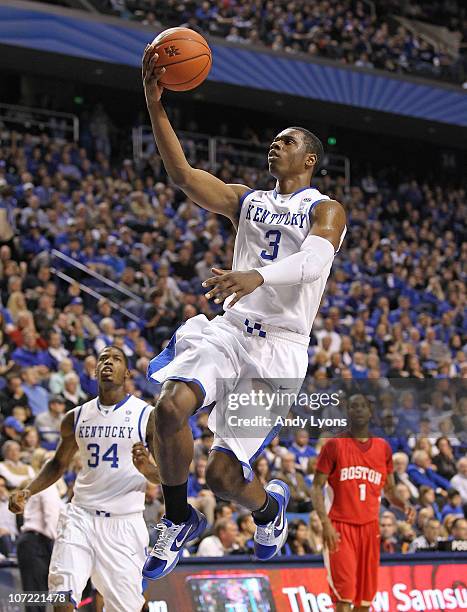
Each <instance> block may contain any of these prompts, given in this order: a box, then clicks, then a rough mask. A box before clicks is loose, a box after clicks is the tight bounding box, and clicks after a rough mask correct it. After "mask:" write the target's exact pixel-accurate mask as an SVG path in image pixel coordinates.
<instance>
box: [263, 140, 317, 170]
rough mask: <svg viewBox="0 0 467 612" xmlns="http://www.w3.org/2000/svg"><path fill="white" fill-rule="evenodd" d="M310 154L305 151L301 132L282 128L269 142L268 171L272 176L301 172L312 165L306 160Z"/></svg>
mask: <svg viewBox="0 0 467 612" xmlns="http://www.w3.org/2000/svg"><path fill="white" fill-rule="evenodd" d="M311 157H312V154H311V153H309V152H307V150H306V145H305V142H304V140H303V134H302V132H299V131H298V130H291V129H290V128H288V129H286V130H283V131H282V132H281V133H280V134H278V135H277V136H276V137H275V138H274V140H273V141H272V143H271V146H270V147H269V153H268V165H269V172H270V173H271V174H272V176H273V177H274V178H278V179H279V178H282V177H286V176H294V175H297V174H303V172H305V171H306V170H309V169H310V168H311V167H312V165H307V160H309V159H310V158H311Z"/></svg>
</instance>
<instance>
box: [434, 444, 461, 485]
mask: <svg viewBox="0 0 467 612" xmlns="http://www.w3.org/2000/svg"><path fill="white" fill-rule="evenodd" d="M436 447H437V449H438V450H439V453H438V454H437V455H436V456H435V457H434V458H433V464H434V465H435V466H436V471H437V472H438V474H439V475H440V476H442V477H443V478H446V480H451V478H453V477H454V476H455V475H456V474H457V469H456V460H455V458H454V453H453V451H452V446H451V442H450V441H449V439H448V438H445V437H443V438H438V439H437V440H436Z"/></svg>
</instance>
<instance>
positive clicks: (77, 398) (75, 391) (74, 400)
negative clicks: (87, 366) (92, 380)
mask: <svg viewBox="0 0 467 612" xmlns="http://www.w3.org/2000/svg"><path fill="white" fill-rule="evenodd" d="M63 382H64V385H63V397H64V398H65V411H66V412H68V411H69V410H73V408H76V406H79V405H80V404H82V403H83V402H86V401H87V399H88V397H87V395H86V393H83V391H82V389H81V387H80V385H79V377H78V374H76V372H68V374H66V375H65V378H64V379H63Z"/></svg>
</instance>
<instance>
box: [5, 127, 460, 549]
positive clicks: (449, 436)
mask: <svg viewBox="0 0 467 612" xmlns="http://www.w3.org/2000/svg"><path fill="white" fill-rule="evenodd" d="M98 138H99V135H98V134H97V135H94V141H93V142H94V143H96V142H98ZM102 138H103V139H104V137H102ZM82 144H83V143H82ZM194 161H196V160H194ZM201 165H202V163H201ZM217 174H218V175H219V176H220V178H222V180H224V181H226V182H241V183H245V184H247V185H251V186H255V187H257V188H260V189H261V188H263V189H270V188H272V187H273V185H274V183H273V182H272V179H271V177H270V176H269V175H268V173H267V172H266V171H261V170H258V169H255V168H251V167H247V166H245V165H240V164H239V165H236V164H234V163H232V162H230V161H228V160H227V159H226V160H224V162H223V163H222V164H221V166H220V167H219V169H218V172H217ZM315 184H316V186H317V187H318V188H319V189H320V190H321V191H322V192H324V193H326V194H328V195H330V196H331V197H334V198H335V199H337V200H339V201H341V202H342V203H343V204H344V205H345V207H346V209H347V212H348V221H349V232H348V235H347V238H346V241H345V245H344V248H343V251H342V252H341V253H340V254H339V256H338V257H337V258H336V260H335V264H334V268H333V274H332V276H331V278H330V280H329V282H328V287H327V291H326V294H325V297H324V299H323V303H322V307H321V310H320V313H319V316H318V317H317V319H316V321H315V324H314V327H313V332H312V336H311V343H310V349H309V376H308V379H307V381H306V383H305V384H306V389H307V391H309V392H312V391H313V390H316V389H318V390H319V389H320V390H323V389H333V388H335V384H336V383H335V381H336V380H339V381H341V382H340V383H339V384H341V383H342V381H344V386H345V385H347V388H348V389H351V388H352V385H356V384H357V382H358V380H363V379H365V380H369V381H370V383H371V384H372V396H373V398H374V402H375V406H376V409H377V410H376V415H377V418H376V423H375V426H376V430H375V433H378V434H380V435H384V436H385V437H386V438H387V439H388V440H389V441H390V443H391V446H392V448H393V452H394V461H395V467H396V479H397V483H398V487H399V491H400V493H401V495H403V496H404V497H405V498H407V499H408V500H411V501H412V502H413V503H414V504H415V505H416V506H417V509H418V513H417V522H416V524H415V525H408V524H407V523H405V522H404V520H403V517H402V516H401V515H399V514H397V513H395V512H393V511H392V509H387V508H385V507H384V505H383V509H382V515H381V533H382V544H381V545H382V550H383V551H386V552H398V551H399V552H400V551H403V552H407V551H413V550H419V549H424V548H425V549H426V548H432V547H435V546H436V545H437V542H438V540H446V539H449V538H454V539H466V538H467V523H466V521H465V509H466V507H467V506H466V505H467V458H466V457H465V449H466V442H467V440H466V431H467V397H466V395H465V388H464V386H463V381H464V380H465V379H466V374H467V360H466V344H465V329H466V308H465V306H466V304H465V276H464V274H465V263H466V260H467V248H466V243H465V242H463V240H464V231H465V225H464V224H465V218H466V206H465V191H464V190H462V189H456V188H453V187H450V186H446V185H442V184H428V183H426V184H425V183H419V182H417V181H415V180H407V181H405V182H398V183H393V182H390V181H389V180H386V179H380V178H377V177H375V176H373V175H372V174H371V173H366V174H361V175H355V176H354V177H353V178H352V184H351V186H350V188H348V189H347V188H345V185H344V180H343V179H340V178H333V177H332V176H331V175H326V176H324V177H323V176H320V177H319V178H318V177H317V179H316V182H315ZM0 221H1V223H0V229H1V234H0V409H1V419H2V422H1V451H2V461H1V462H0V487H1V491H0V495H1V498H0V500H1V504H2V511H1V514H0V517H1V518H0V534H1V535H0V542H1V546H2V549H1V551H0V552H2V554H3V555H4V556H5V557H8V555H10V554H11V553H12V551H13V550H14V548H13V543H14V540H15V538H16V537H17V534H18V525H17V523H16V521H15V518H14V517H13V515H11V514H10V513H9V511H8V510H7V501H6V500H7V492H8V490H11V489H13V488H15V487H17V486H19V484H21V482H23V481H24V480H25V479H28V478H30V477H32V476H33V474H34V472H35V471H36V470H37V469H39V468H40V466H41V465H42V464H43V461H44V460H45V458H46V457H47V452H49V451H53V449H54V448H55V447H56V444H57V441H58V438H59V429H60V422H61V419H62V418H63V414H64V413H65V412H66V411H67V410H70V409H72V408H73V407H75V406H76V405H79V404H82V403H83V402H84V401H86V400H87V399H88V398H91V397H93V396H95V395H96V393H97V385H96V379H95V373H94V370H95V365H96V354H97V353H98V352H99V351H100V350H101V349H102V348H103V347H104V346H106V345H108V344H115V345H117V346H119V347H121V348H122V350H123V351H124V352H125V354H126V355H127V357H128V360H129V364H130V369H131V372H132V378H131V381H130V382H129V383H128V392H130V393H133V394H135V395H138V396H141V397H143V398H145V399H147V400H148V401H150V402H154V397H155V395H157V392H158V388H157V387H156V386H153V385H152V384H149V383H148V382H147V380H146V375H145V374H146V369H147V365H148V361H149V359H151V357H152V356H153V355H154V354H156V353H157V352H159V351H160V350H161V349H162V348H164V346H165V345H166V344H167V342H168V340H169V339H170V337H171V335H172V334H173V333H174V331H175V329H176V328H177V327H178V326H179V325H180V324H181V323H182V322H183V321H185V320H187V319H188V318H190V317H192V316H194V315H196V314H198V313H204V314H205V315H206V316H207V317H208V318H213V317H214V316H216V315H217V314H219V312H220V309H219V308H218V307H216V306H214V305H213V304H211V303H208V301H207V300H206V299H205V298H204V296H203V291H202V288H201V282H202V280H204V279H205V278H207V277H208V276H210V275H211V273H210V270H211V267H212V266H213V265H215V266H217V267H221V268H229V267H230V265H231V259H232V250H233V243H234V233H233V229H232V228H231V226H230V223H229V222H228V221H227V220H226V219H223V218H222V217H219V216H215V215H213V214H210V213H208V212H206V211H203V210H201V209H200V208H198V207H197V206H195V205H194V204H193V203H192V202H191V201H190V200H188V199H187V198H186V197H185V196H184V194H183V193H182V192H181V191H180V190H178V189H176V188H175V187H174V186H173V185H171V184H170V183H169V182H168V180H167V177H166V175H165V173H164V170H163V167H162V165H161V160H160V158H159V157H158V155H157V153H156V152H153V153H152V154H151V155H150V156H149V157H148V158H147V160H146V161H145V162H144V163H143V164H142V165H141V166H136V165H135V163H134V162H133V161H132V160H130V159H125V160H123V161H115V160H113V159H111V158H110V157H109V154H108V152H107V153H106V148H105V139H104V144H102V146H96V147H95V148H90V147H89V146H86V144H84V146H78V145H74V144H69V143H64V141H63V140H61V139H59V138H54V137H53V136H50V135H48V134H46V133H40V134H35V135H34V136H33V135H31V134H27V133H25V134H19V133H14V132H12V133H10V134H9V137H8V138H7V139H5V140H4V141H3V143H2V146H1V147H0ZM89 270H90V271H91V272H92V275H90V274H89ZM101 275H102V276H101ZM106 279H107V280H106ZM108 280H111V281H113V282H114V283H115V284H113V285H109V283H108ZM94 291H95V292H97V293H95V294H92V293H90V292H94ZM96 296H97V297H96ZM452 378H458V379H459V380H460V384H459V385H457V386H456V385H454V384H452V382H453V381H452V380H450V379H452ZM422 381H423V382H422ZM398 385H399V392H398V391H397V386H398ZM417 385H418V386H417ZM420 388H421V389H422V390H423V389H425V390H426V389H427V388H429V389H430V393H428V395H427V394H426V393H425V394H423V392H421V391H420ZM394 389H396V390H394ZM401 389H402V391H401ZM192 421H193V422H192V429H193V433H194V437H195V439H196V442H195V460H194V463H193V467H192V470H193V471H192V475H191V476H190V482H189V495H190V498H191V500H192V503H194V504H195V505H197V506H198V507H199V508H200V509H202V510H203V511H204V512H205V513H206V515H207V517H208V520H209V523H210V526H211V531H210V532H208V535H207V536H206V537H205V538H204V539H203V541H202V542H201V544H200V545H199V549H198V551H197V552H196V550H193V551H192V554H198V555H200V556H203V555H206V556H217V555H224V554H230V553H235V552H248V551H249V550H250V549H251V537H252V533H253V531H252V530H253V528H254V526H253V524H252V521H251V517H250V518H249V517H248V516H247V515H246V514H244V513H243V512H242V509H241V508H235V507H233V506H232V505H230V504H226V503H220V502H219V500H216V499H215V498H214V496H213V494H212V493H211V492H210V491H209V490H208V489H207V487H206V483H205V478H204V472H205V467H206V459H207V455H208V451H209V448H210V445H211V442H212V434H211V433H210V432H209V430H208V429H207V414H205V413H201V414H199V415H197V416H196V417H193V419H192ZM310 434H311V437H310ZM322 444H323V439H317V438H316V436H315V435H314V432H313V431H311V432H307V431H299V432H295V433H294V432H291V431H285V432H283V434H282V435H281V439H278V438H276V439H275V440H273V442H271V444H270V445H269V447H268V448H267V449H266V450H265V452H264V453H263V455H262V456H261V457H260V458H259V459H258V460H257V462H256V465H255V470H256V472H257V474H258V476H259V477H260V478H261V479H262V480H263V481H264V482H266V481H268V480H269V479H270V478H271V477H273V476H277V475H279V477H280V478H282V479H283V480H285V481H286V482H288V484H289V486H290V488H291V491H292V497H291V502H290V506H289V511H290V513H291V520H292V522H291V530H290V536H289V540H288V543H287V545H286V546H285V548H284V551H283V553H284V554H307V553H319V552H320V551H321V548H322V538H321V526H320V522H319V519H318V517H317V516H316V514H315V513H313V508H312V505H311V501H310V498H309V490H310V484H311V482H312V480H313V474H314V469H315V464H316V459H315V457H316V455H317V453H318V452H319V449H320V447H321V445H322ZM79 467H80V463H79V459H78V458H76V459H75V460H74V462H73V464H72V465H71V466H70V469H69V471H68V472H67V473H66V475H65V477H64V479H63V481H62V482H61V483H60V487H59V495H58V498H59V499H61V500H69V499H70V497H71V495H72V490H73V482H74V479H75V477H76V473H77V470H79ZM57 503H58V502H57ZM162 513H163V506H162V501H161V492H160V489H159V487H157V486H153V485H150V486H148V490H147V495H146V512H145V516H146V520H147V522H148V525H150V524H154V523H156V522H157V520H158V518H159V517H160V516H161V514H162Z"/></svg>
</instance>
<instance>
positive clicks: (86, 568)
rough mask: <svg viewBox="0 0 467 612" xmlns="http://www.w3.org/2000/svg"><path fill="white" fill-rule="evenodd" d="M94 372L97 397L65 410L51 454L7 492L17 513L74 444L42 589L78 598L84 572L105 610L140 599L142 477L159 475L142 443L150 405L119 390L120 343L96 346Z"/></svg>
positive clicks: (137, 606)
mask: <svg viewBox="0 0 467 612" xmlns="http://www.w3.org/2000/svg"><path fill="white" fill-rule="evenodd" d="M96 375H97V380H98V385H99V395H98V397H97V398H94V399H92V400H90V401H89V402H86V403H85V404H83V405H82V406H79V407H77V408H75V409H73V410H71V411H70V412H68V413H67V414H66V415H65V417H64V419H63V421H62V425H61V440H60V443H59V445H58V448H57V451H56V453H55V456H54V457H53V458H52V459H51V460H50V461H49V462H48V463H47V464H46V465H45V466H44V467H43V468H42V470H41V472H40V473H39V474H38V476H37V477H36V478H35V479H34V480H33V481H32V482H31V483H30V484H29V485H28V487H27V488H26V489H23V490H21V491H17V492H16V493H13V494H12V495H11V498H10V509H11V510H12V511H13V512H16V513H21V512H23V510H24V505H25V503H26V501H27V500H28V498H29V497H31V495H35V494H36V493H39V492H40V491H43V490H44V489H47V488H48V487H50V486H51V485H52V484H53V483H54V482H56V481H57V480H58V479H59V478H60V476H62V474H63V473H64V472H65V470H66V469H67V468H68V465H69V463H70V460H71V458H72V457H73V455H74V453H75V452H76V451H77V450H79V452H80V455H81V457H82V461H83V469H82V470H81V471H80V472H79V474H78V476H77V479H76V483H75V487H74V496H73V499H72V501H71V503H70V504H68V505H67V506H66V508H65V510H64V511H63V512H62V514H61V516H60V518H59V522H58V535H57V539H56V541H55V545H54V549H53V552H52V559H51V561H50V567H49V591H50V592H67V593H69V594H70V601H71V602H73V604H74V605H77V604H78V603H79V602H80V601H81V593H82V591H83V589H84V587H85V586H86V583H87V581H88V579H89V578H90V577H91V578H92V580H93V583H94V585H95V586H96V588H97V590H98V591H99V592H100V593H101V594H102V595H103V597H104V601H105V609H106V610H107V612H140V610H141V608H142V607H143V605H144V603H145V601H144V597H143V595H142V593H141V590H142V589H141V585H142V576H141V569H142V567H143V563H144V559H145V553H146V550H145V549H146V547H147V545H148V540H149V538H148V532H147V528H146V525H145V522H144V519H143V510H144V494H145V489H146V478H147V479H148V480H150V481H151V482H154V483H158V482H160V480H159V475H158V472H157V468H156V467H155V466H154V465H153V464H151V463H148V462H147V461H146V460H145V453H144V449H143V448H142V447H141V443H142V442H145V441H146V440H147V443H148V445H149V446H150V448H151V451H152V452H154V449H153V448H152V444H153V440H154V434H153V431H151V426H153V423H154V420H153V419H151V420H150V421H149V425H148V419H149V416H150V413H151V410H152V407H151V406H149V405H148V404H146V403H145V402H143V401H142V400H140V399H139V398H137V397H134V396H133V395H127V394H126V392H125V383H126V381H127V380H128V377H129V375H130V373H129V371H128V363H127V359H126V356H125V354H124V353H123V351H122V350H121V349H120V348H117V347H114V346H107V347H105V348H104V349H103V350H102V351H101V353H100V354H99V356H98V360H97V367H96ZM133 448H134V449H135V450H134V451H133ZM132 451H133V452H132ZM139 470H141V472H143V473H140V471H139ZM63 609H64V608H63V607H61V608H57V610H63ZM68 609H70V610H72V609H73V605H71V604H70V605H69V607H68Z"/></svg>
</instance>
